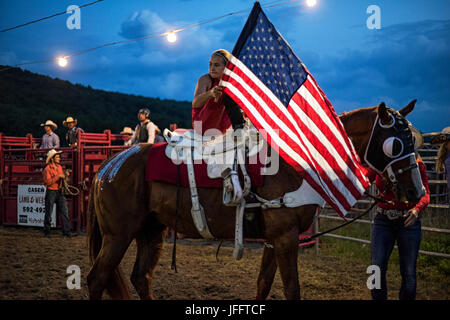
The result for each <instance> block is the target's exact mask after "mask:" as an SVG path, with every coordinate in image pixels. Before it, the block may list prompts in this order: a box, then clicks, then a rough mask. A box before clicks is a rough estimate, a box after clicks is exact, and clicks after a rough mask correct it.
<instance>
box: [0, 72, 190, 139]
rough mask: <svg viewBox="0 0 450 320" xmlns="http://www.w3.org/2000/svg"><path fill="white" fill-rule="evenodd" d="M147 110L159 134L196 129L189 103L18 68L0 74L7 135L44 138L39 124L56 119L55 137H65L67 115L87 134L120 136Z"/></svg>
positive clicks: (0, 124)
mask: <svg viewBox="0 0 450 320" xmlns="http://www.w3.org/2000/svg"><path fill="white" fill-rule="evenodd" d="M2 67H4V66H0V69H1V68H2ZM146 107H147V108H149V109H150V110H151V120H152V121H153V122H154V123H155V124H157V125H158V126H159V128H160V129H161V130H163V129H164V128H169V125H170V124H171V123H176V124H177V125H178V127H181V128H192V123H191V108H192V107H191V102H189V101H175V100H162V99H159V98H149V97H144V96H137V95H131V94H124V93H118V92H109V91H104V90H97V89H93V88H91V87H90V86H84V85H81V84H73V83H70V82H69V81H65V80H61V79H58V78H51V77H48V76H44V75H40V74H36V73H33V72H30V71H27V70H22V69H20V68H11V69H9V70H6V71H3V72H0V114H1V117H0V132H2V133H3V134H5V135H7V136H19V137H20V136H25V135H26V134H27V133H31V134H32V135H33V136H35V137H41V136H42V135H43V134H44V130H43V128H42V127H40V124H41V123H44V122H45V121H46V120H52V121H53V122H55V123H56V124H57V125H58V129H57V130H56V131H55V132H56V133H57V134H58V135H59V136H60V138H63V137H64V136H65V132H66V129H65V128H64V126H63V125H62V122H63V120H65V119H66V118H67V117H68V116H72V117H73V118H75V119H77V120H78V126H79V127H81V128H83V130H84V131H85V132H95V133H101V132H103V131H104V130H105V129H110V130H111V132H112V133H120V132H121V131H122V129H123V127H125V126H127V127H131V128H132V129H134V127H135V126H136V124H137V122H138V120H137V111H138V110H139V109H140V108H146ZM62 141H64V139H62Z"/></svg>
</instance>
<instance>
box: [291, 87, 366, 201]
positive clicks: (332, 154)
mask: <svg viewBox="0 0 450 320" xmlns="http://www.w3.org/2000/svg"><path fill="white" fill-rule="evenodd" d="M297 96H298V97H299V95H297ZM298 97H294V98H293V100H292V101H291V102H290V104H289V106H290V107H291V108H289V109H288V110H289V111H291V113H292V114H293V116H294V117H295V118H296V119H297V120H298V121H299V122H300V123H301V122H303V123H304V125H305V127H306V128H305V129H304V130H303V131H304V132H309V133H310V134H309V136H308V139H309V140H310V141H311V143H312V145H314V147H315V148H316V149H317V150H318V151H319V152H320V154H321V155H322V156H323V158H324V159H327V161H328V163H329V164H330V166H331V167H332V168H336V169H333V171H334V172H335V174H336V175H337V176H338V177H339V180H338V181H337V182H336V184H335V185H336V186H337V187H338V188H339V189H341V188H342V186H340V184H344V186H345V187H346V189H348V190H349V191H350V192H351V196H352V197H353V198H356V197H358V196H359V194H360V190H358V189H357V187H358V186H355V185H354V183H353V182H354V181H358V180H357V178H356V175H355V174H354V173H353V171H349V172H348V173H347V174H348V176H347V175H346V174H345V172H344V170H345V169H346V167H347V165H346V163H345V161H344V160H343V159H342V157H341V155H340V154H339V152H338V151H337V150H336V149H335V146H339V145H338V144H336V143H334V145H333V142H331V141H329V140H328V138H327V137H326V136H325V135H324V134H323V131H326V129H327V128H326V126H325V125H322V124H323V123H315V122H314V121H313V120H312V119H310V118H309V116H308V115H307V114H306V113H304V111H303V110H302V108H300V107H299V105H298V104H297V103H296V102H295V101H294V100H297V102H299V104H300V105H302V106H303V107H304V106H305V105H306V104H307V102H306V101H305V100H303V99H302V98H301V97H300V98H298ZM310 109H311V108H310ZM317 120H318V119H317V118H316V121H317ZM319 125H320V128H319V127H318V126H319ZM307 130H309V131H307ZM329 137H330V138H331V136H329ZM341 193H343V194H344V193H346V192H345V190H342V189H341ZM352 201H353V200H350V202H352Z"/></svg>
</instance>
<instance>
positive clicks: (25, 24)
mask: <svg viewBox="0 0 450 320" xmlns="http://www.w3.org/2000/svg"><path fill="white" fill-rule="evenodd" d="M102 1H104V0H97V1H94V2H90V3H87V4H83V5H82V6H79V8H80V9H81V8H85V7H88V6H91V5H93V4H96V3H97V2H102ZM66 13H67V11H63V12H59V13H55V14H52V15H51V16H48V17H44V18H40V19H36V20H33V21H30V22H26V23H22V24H19V25H17V26H14V27H11V28H6V29H3V30H0V32H6V31H11V30H14V29H17V28H21V27H25V26H27V25H29V24H33V23H36V22H39V21H42V20H47V19H50V18H54V17H56V16H60V15H63V14H66Z"/></svg>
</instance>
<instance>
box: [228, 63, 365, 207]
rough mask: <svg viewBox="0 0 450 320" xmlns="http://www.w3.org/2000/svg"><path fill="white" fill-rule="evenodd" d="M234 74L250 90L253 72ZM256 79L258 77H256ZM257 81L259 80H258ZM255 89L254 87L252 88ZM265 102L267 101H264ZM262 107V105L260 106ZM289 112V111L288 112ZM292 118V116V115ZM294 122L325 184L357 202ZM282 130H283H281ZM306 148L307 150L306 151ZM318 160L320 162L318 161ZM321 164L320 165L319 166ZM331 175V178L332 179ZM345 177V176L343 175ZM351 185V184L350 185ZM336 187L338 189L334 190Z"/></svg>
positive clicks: (235, 68) (346, 199)
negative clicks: (311, 153) (237, 75)
mask: <svg viewBox="0 0 450 320" xmlns="http://www.w3.org/2000/svg"><path fill="white" fill-rule="evenodd" d="M231 61H232V62H234V60H231ZM242 68H243V69H244V70H245V69H246V67H245V66H244V65H242ZM233 72H234V73H239V76H240V77H239V79H240V81H239V83H241V84H243V85H244V86H247V89H248V88H250V86H249V85H248V84H247V82H250V81H251V80H252V79H253V78H252V77H251V76H249V77H246V76H247V75H248V74H251V71H249V70H247V72H244V71H242V70H240V69H239V68H237V67H233ZM225 74H226V75H230V74H231V71H230V72H229V71H225ZM254 78H256V77H254ZM256 79H257V78H256ZM262 86H264V84H262V83H261V84H258V87H257V88H261V87H262ZM251 87H252V88H253V86H251ZM261 92H264V93H265V92H266V90H263V91H261ZM273 99H276V97H273ZM264 100H265V101H266V100H267V99H264ZM259 105H261V104H259ZM268 108H269V109H267V106H266V109H267V111H268V113H269V117H270V118H273V116H274V115H273V114H270V112H271V111H272V110H271V109H270V106H269V107H268ZM281 108H282V110H286V108H285V107H284V106H281ZM286 111H287V110H286ZM287 112H289V111H287ZM291 116H292V115H291ZM291 119H292V122H293V123H295V125H296V126H297V132H298V133H299V135H300V136H302V141H305V142H306V145H305V144H303V145H300V147H301V149H302V150H310V151H311V150H312V151H313V153H314V155H315V157H314V156H313V157H309V159H310V161H312V162H313V164H314V167H315V169H316V170H318V171H320V176H322V177H326V179H325V183H327V184H328V186H330V187H331V185H334V186H333V187H331V188H333V192H334V193H335V194H336V192H337V191H338V190H339V193H340V194H339V195H338V194H336V196H338V197H339V198H340V199H342V200H341V201H343V202H344V203H346V202H348V201H350V203H354V202H355V201H356V200H355V196H357V195H359V194H358V193H356V194H355V195H353V194H352V192H351V191H348V190H347V187H346V186H345V185H342V181H341V180H340V179H339V177H338V175H336V174H335V172H334V171H333V168H332V167H331V166H330V165H329V163H328V162H327V161H326V160H325V159H324V158H323V157H322V156H321V155H320V153H319V152H318V151H317V150H316V148H315V146H314V145H313V144H311V143H310V142H309V141H308V139H306V137H305V136H304V134H303V132H302V130H300V128H299V127H298V124H297V121H296V120H295V119H293V117H291ZM281 129H282V128H281ZM296 142H298V140H296ZM305 147H306V149H305ZM314 158H317V159H318V160H317V161H316V159H314ZM319 163H320V165H319ZM330 175H331V177H330ZM343 176H344V177H345V175H343ZM341 177H342V176H341ZM349 184H350V185H351V183H349ZM334 187H336V188H334Z"/></svg>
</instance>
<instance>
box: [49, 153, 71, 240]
mask: <svg viewBox="0 0 450 320" xmlns="http://www.w3.org/2000/svg"><path fill="white" fill-rule="evenodd" d="M61 153H62V151H59V152H58V151H56V150H55V149H52V150H50V151H49V152H48V153H47V159H46V161H45V162H46V163H47V165H46V167H45V168H44V170H43V171H42V176H43V179H44V185H45V187H46V188H47V189H46V191H45V217H44V236H46V237H49V236H50V226H51V219H52V217H51V212H52V209H53V204H55V203H56V212H57V213H58V215H59V216H60V217H61V222H62V234H63V237H71V234H70V222H69V216H68V210H67V201H66V198H65V196H64V195H63V193H62V187H63V186H62V184H63V180H64V179H65V178H66V177H67V176H68V175H69V174H70V172H69V171H68V170H66V172H65V173H64V172H63V168H62V166H61V164H60V162H61Z"/></svg>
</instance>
